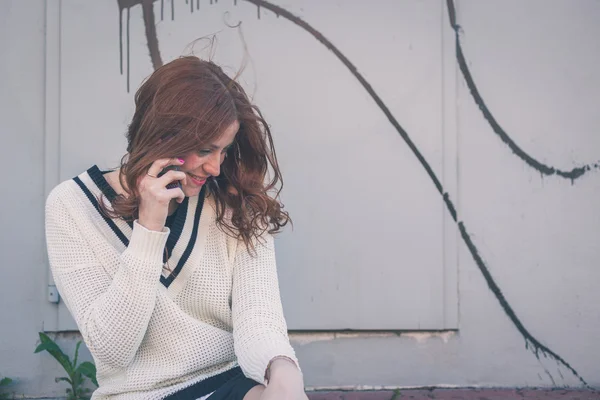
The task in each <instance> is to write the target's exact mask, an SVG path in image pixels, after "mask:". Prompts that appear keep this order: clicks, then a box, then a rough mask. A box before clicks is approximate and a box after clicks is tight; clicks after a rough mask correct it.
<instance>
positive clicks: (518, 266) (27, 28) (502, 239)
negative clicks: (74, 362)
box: [0, 0, 600, 397]
mask: <svg viewBox="0 0 600 400" xmlns="http://www.w3.org/2000/svg"><path fill="white" fill-rule="evenodd" d="M115 3H116V2H115ZM158 3H159V2H158ZM158 3H157V4H158ZM182 3H183V2H182ZM223 3H225V2H223V1H221V2H219V7H223V8H228V7H229V8H231V6H232V5H231V4H225V5H224V4H223ZM240 3H244V2H240ZM362 3H364V2H361V3H360V4H362ZM439 3H440V5H441V7H440V9H442V8H443V9H444V13H443V14H441V15H440V16H439V17H440V19H441V23H442V24H447V28H449V29H445V30H443V32H444V35H447V37H446V39H445V40H449V41H450V43H452V41H453V40H454V36H453V30H452V26H451V25H450V23H449V20H450V17H451V15H452V13H448V9H447V5H446V2H439ZM319 4H323V5H322V6H317V5H316V3H311V2H301V1H296V2H293V3H292V4H291V5H290V4H287V3H286V5H285V7H287V9H289V10H290V11H292V12H294V13H295V14H297V15H301V16H302V17H303V18H304V19H305V20H306V21H307V22H309V23H313V24H314V25H315V26H316V27H318V28H319V29H321V30H322V32H323V33H324V34H325V35H326V36H327V37H335V39H336V41H335V42H336V43H340V42H341V41H343V40H344V39H343V37H342V35H339V34H338V36H336V29H338V28H339V27H342V26H352V22H353V21H352V20H351V19H352V18H353V17H352V16H354V15H356V14H357V12H356V10H357V8H360V6H359V3H358V2H354V1H352V2H348V3H341V2H333V1H332V2H323V3H319ZM344 4H346V6H344ZM415 4H423V3H420V2H415ZM436 4H437V3H436ZM204 5H205V4H204V3H203V6H204ZM206 6H208V4H206ZM378 6H380V8H378V7H377V6H375V5H372V6H368V5H367V4H366V3H365V5H364V7H365V10H364V15H363V18H364V20H365V21H378V20H379V18H381V19H384V17H386V16H387V17H389V12H388V13H386V9H387V7H392V5H391V3H389V2H382V4H381V5H378ZM456 6H457V10H456V11H457V13H456V18H457V23H458V24H459V25H460V27H461V29H459V32H460V44H461V50H462V54H464V57H465V59H464V62H465V63H464V65H462V68H461V65H460V62H459V61H461V60H457V59H455V58H454V59H453V64H452V68H453V70H454V71H455V73H456V87H455V91H454V99H455V102H454V103H455V108H454V109H452V110H450V111H446V112H449V113H450V114H452V115H454V116H455V119H454V120H455V123H456V127H457V132H458V141H457V149H456V152H457V154H458V158H457V159H458V163H457V174H458V185H457V187H456V188H447V187H446V188H445V191H448V194H449V198H450V199H451V200H452V202H453V204H454V205H455V206H456V208H457V211H458V216H457V221H458V222H460V224H454V222H453V221H452V220H451V221H450V222H451V224H450V227H451V228H452V229H456V232H458V234H459V240H458V245H457V251H458V252H457V258H458V271H457V277H458V282H457V285H456V287H457V291H458V317H457V323H458V330H457V331H454V330H448V331H442V332H417V331H414V332H404V331H403V332H399V331H398V332H382V333H377V332H364V331H363V332H352V333H333V332H319V333H314V332H313V333H307V332H303V333H294V334H293V335H292V338H293V344H294V346H295V348H296V350H297V352H298V355H299V357H300V360H301V362H302V365H303V369H304V371H305V377H306V383H307V385H309V386H311V387H357V386H359V387H364V388H368V387H380V386H389V387H403V386H422V385H423V386H424V385H427V386H430V385H452V386H464V385H469V386H488V385H490V386H552V385H559V386H562V385H571V386H578V385H581V381H580V380H579V378H578V377H577V376H576V375H575V374H574V373H573V371H575V372H576V373H577V375H578V376H580V377H582V378H583V379H584V380H585V381H586V382H587V383H588V384H590V385H592V386H600V364H599V361H598V360H600V346H598V345H597V337H598V335H599V334H600V318H599V315H600V312H599V309H598V304H599V302H600V294H599V293H598V290H597V288H596V287H597V283H598V282H599V281H600V269H599V268H597V264H598V259H600V257H599V256H600V250H599V247H598V239H599V238H600V211H598V206H597V199H598V195H600V170H599V169H598V165H597V164H596V163H598V159H599V158H600V139H599V138H600V136H599V135H598V126H600V113H598V111H597V110H598V104H600V75H598V72H597V65H598V63H600V47H599V46H598V40H597V38H598V37H600V25H599V24H598V23H597V21H599V20H600V4H599V3H598V2H597V1H592V0H580V1H578V2H564V1H558V0H553V1H542V0H537V1H529V2H527V3H526V4H525V3H523V2H520V1H516V0H514V1H500V0H498V1H493V2H478V1H459V2H457V4H456ZM114 7H115V9H116V4H115V5H114ZM319 7H322V9H321V8H319ZM344 7H347V8H348V9H349V10H350V9H352V8H353V9H354V10H355V12H354V13H350V12H349V13H344ZM332 9H333V10H337V11H336V13H337V14H336V13H334V12H333V11H332ZM378 13H381V15H379V16H378ZM272 18H274V17H272ZM45 20H46V2H45V1H34V0H28V1H17V0H5V1H2V2H0V57H1V62H0V137H2V139H3V140H2V145H1V146H0V156H1V158H0V159H1V160H2V162H3V166H4V174H3V175H4V188H3V189H2V194H3V196H1V198H0V215H1V218H0V220H1V222H2V223H3V227H4V229H3V230H2V233H0V235H1V236H0V237H1V240H0V249H1V250H2V253H3V255H4V256H3V260H4V264H3V268H2V272H3V279H1V280H0V296H1V297H0V298H1V299H2V307H1V308H0V376H10V377H12V378H16V379H17V381H18V383H17V385H15V386H14V387H13V388H12V389H13V390H14V391H15V392H16V393H18V394H24V395H26V396H28V397H40V396H48V397H50V396H59V395H61V394H63V393H64V388H63V387H62V386H61V385H58V384H55V383H54V377H55V376H61V371H60V369H59V368H58V367H57V365H56V364H55V362H54V361H53V360H52V359H51V358H50V357H48V356H47V355H45V354H42V355H34V354H33V350H34V348H35V346H36V340H37V332H38V331H40V330H43V329H44V328H45V326H44V321H45V323H46V324H47V325H55V326H56V325H57V322H56V320H54V321H52V318H53V317H52V315H54V316H55V317H54V318H55V319H56V318H57V317H56V315H57V314H56V306H55V305H52V304H50V303H48V302H47V300H46V286H47V270H46V260H45V255H44V244H43V202H44V196H45V191H46V188H45V186H44V185H45V181H44V177H45V176H47V171H45V170H44V166H45V165H46V160H47V158H48V157H52V156H53V155H52V154H45V149H47V146H45V142H44V141H45V138H46V136H45V133H46V132H45V130H46V129H47V127H48V126H49V125H51V124H50V123H49V121H48V118H53V116H52V115H46V110H48V109H49V110H52V109H53V105H52V104H47V103H46V95H47V92H46V90H47V86H46V83H47V82H46V74H47V73H48V71H47V69H46V68H45V61H46V57H45V52H46V51H47V50H48V49H46V47H45V43H46V38H45V35H44V33H45ZM262 21H263V22H261V23H264V24H266V23H268V17H267V14H266V13H265V11H264V9H263V19H262ZM265 21H266V22H265ZM280 23H283V22H280ZM372 23H373V24H374V25H373V26H369V25H368V24H367V25H366V28H364V29H362V30H361V31H360V32H357V33H356V35H357V38H358V37H364V36H365V35H368V34H369V32H371V34H372V35H375V36H374V37H376V35H380V36H381V37H388V36H389V35H392V36H393V35H394V34H395V33H394V32H395V30H394V29H395V27H394V25H393V24H389V25H387V26H386V27H385V29H381V30H379V29H375V28H379V25H376V22H372ZM339 29H341V28H339ZM350 34H351V32H350V33H348V32H346V33H344V37H346V38H347V41H346V42H344V47H343V49H342V50H343V51H344V52H345V54H347V55H349V56H348V57H351V58H352V61H353V63H354V64H355V65H357V66H358V68H359V70H360V71H361V72H363V73H364V75H365V76H366V78H367V79H368V80H370V81H371V82H374V87H375V89H376V90H378V91H379V92H380V93H382V98H383V99H384V101H386V102H387V103H391V102H393V100H394V92H398V93H399V94H403V88H406V87H407V82H411V77H410V76H408V77H402V76H401V77H398V76H392V75H390V76H387V75H384V74H382V73H380V72H379V71H378V66H380V65H392V66H395V67H396V68H398V69H399V70H400V68H401V67H402V65H404V63H403V60H399V59H397V58H396V57H395V56H394V55H393V52H392V51H380V52H379V56H380V57H381V58H374V57H367V55H366V54H365V53H364V52H362V51H358V50H356V49H358V48H360V47H359V45H364V46H365V49H368V48H369V46H368V43H366V44H361V43H359V42H358V39H357V40H356V43H355V44H356V46H353V40H352V37H348V35H350ZM373 42H375V39H373ZM317 45H319V44H318V43H317V44H315V46H317ZM82 46H89V43H85V44H82ZM142 47H143V46H142ZM254 49H255V50H254V51H255V53H254V55H255V56H256V57H257V58H260V57H261V53H260V49H256V47H255V48H254ZM82 51H83V47H82ZM365 51H366V50H365ZM251 53H252V48H251ZM142 55H143V56H144V57H147V55H146V54H142ZM267 55H268V53H265V54H263V55H262V57H263V58H264V57H267ZM320 57H322V58H323V59H324V60H329V59H330V58H332V57H333V55H332V54H331V53H330V52H326V51H323V52H322V53H321V54H320ZM136 60H146V61H145V62H147V63H149V61H147V58H144V59H142V58H141V56H140V58H138V59H136ZM141 62H142V61H138V65H139V63H141ZM258 62H259V61H257V63H258ZM332 62H337V61H336V60H335V59H333V61H332ZM336 65H337V64H336ZM339 65H340V67H339V70H336V72H335V73H336V75H340V76H341V77H343V78H344V79H346V78H347V81H346V82H347V85H348V87H349V88H352V90H354V89H355V88H356V93H354V92H349V93H350V95H352V96H357V97H360V96H363V97H361V101H362V100H364V103H361V107H363V108H357V109H356V110H350V111H348V112H347V113H346V115H339V116H338V118H347V117H348V114H352V115H353V117H354V118H356V119H358V116H361V115H362V116H363V117H364V120H361V121H360V124H363V126H365V125H366V126H367V127H370V126H371V125H370V124H372V123H373V122H371V121H373V120H376V121H382V122H381V127H380V125H377V126H376V127H375V128H373V127H371V128H367V129H372V130H373V132H375V131H376V133H377V134H378V135H390V137H395V138H397V140H398V143H400V144H401V145H402V146H403V148H404V149H406V147H405V144H404V143H403V142H402V141H401V139H400V137H399V136H398V133H397V131H396V130H395V129H394V128H393V127H392V126H391V125H390V124H389V122H388V121H387V119H386V118H385V117H384V115H383V114H382V113H381V110H380V109H378V108H377V106H376V105H375V103H374V102H373V101H372V99H371V98H370V97H369V96H368V95H367V94H365V93H366V92H364V91H363V89H362V88H361V86H360V85H359V83H357V81H356V80H355V79H354V77H353V76H352V75H351V74H350V73H349V72H348V70H347V69H345V68H344V67H343V65H341V64H339ZM138 68H141V67H138ZM144 68H146V69H149V70H151V66H145V67H144ZM446 68H450V66H446ZM465 74H467V76H471V77H472V79H473V81H472V82H469V84H470V85H471V87H469V86H468V84H467V82H468V80H466V79H465ZM468 74H470V75H468ZM275 79H279V76H277V77H276V76H273V80H275ZM390 82H391V83H390ZM306 84H307V85H308V84H309V83H306ZM473 85H475V86H473ZM475 87H476V89H477V90H478V93H479V94H480V95H481V97H475V98H474V96H473V95H472V92H473V90H474V89H475ZM405 90H406V89H405ZM417 93H418V92H417ZM267 95H268V93H267ZM265 97H268V96H265ZM281 101H284V100H281ZM348 101H349V100H348ZM267 103H268V102H267ZM415 103H419V98H418V96H415ZM274 110H275V108H270V106H269V105H268V104H267V106H266V112H267V114H269V113H274ZM482 110H485V111H486V114H485V115H484V113H482ZM410 111H411V110H410V109H409V108H404V109H397V108H393V109H392V113H394V114H395V115H396V117H397V118H398V120H399V123H400V124H401V125H402V126H404V127H407V126H408V128H406V129H407V131H408V134H409V135H411V136H412V137H413V139H414V140H415V142H416V143H417V145H418V146H419V148H420V149H424V150H423V152H424V155H425V156H426V158H428V159H432V158H435V151H434V150H432V149H435V146H428V144H427V141H426V140H423V138H422V136H421V138H420V135H421V134H424V133H422V132H420V131H419V126H420V125H419V121H424V120H425V119H426V115H422V114H419V113H417V116H416V117H414V116H411V112H410ZM278 115H279V117H278V118H279V119H286V118H288V119H291V118H293V113H292V112H290V114H289V115H284V116H281V113H279V114H278ZM318 118H319V117H316V118H315V119H318ZM275 120H276V123H278V119H277V118H276V119H275ZM406 121H410V122H406ZM494 121H495V122H497V124H499V125H495V124H494ZM50 122H51V121H50ZM405 122H406V123H405ZM423 123H425V122H423ZM383 126H386V127H388V128H387V129H388V130H385V129H384V128H382V127H383ZM386 137H387V136H386ZM511 141H512V142H511ZM511 146H512V147H511ZM283 147H285V144H284V146H283ZM283 153H285V152H283ZM284 157H285V156H284ZM402 157H405V158H407V159H410V160H412V161H413V162H414V163H415V165H416V167H415V170H414V171H412V170H411V176H416V178H414V179H415V180H417V181H425V182H428V184H429V185H432V183H431V181H430V177H429V176H428V175H427V174H426V172H425V171H424V169H423V168H422V165H420V164H419V163H418V162H417V161H416V159H415V158H414V155H413V154H412V153H411V152H409V151H406V152H405V153H403V154H402ZM282 162H285V159H283V160H282ZM580 166H588V167H589V169H585V168H584V170H583V172H584V173H583V174H582V175H578V173H577V172H578V170H575V173H574V174H571V175H570V174H569V171H571V170H572V169H573V168H575V167H580ZM436 168H437V167H435V166H434V172H437V173H438V174H441V172H440V171H439V170H437V169H436ZM553 168H556V169H558V172H559V173H558V174H557V173H556V170H555V169H553ZM23 171H25V172H23ZM563 172H565V173H564V174H562V173H563ZM67 173H70V170H67ZM561 174H562V175H565V176H562V175H561ZM390 184H391V185H393V184H395V183H390ZM409 190H410V187H409ZM432 196H437V197H436V198H438V200H439V207H441V208H442V210H443V212H444V213H445V214H448V211H447V208H446V206H447V203H444V202H443V200H442V197H441V196H440V195H439V194H438V193H436V192H435V190H434V191H432ZM448 215H449V214H448ZM415 229H416V228H415ZM324 239H326V238H324ZM469 246H470V247H469ZM477 255H479V256H480V257H481V258H480V259H478V258H477ZM398 258H399V259H400V261H401V262H403V263H411V262H414V261H415V260H411V259H403V257H402V253H401V252H400V253H399V255H398ZM366 268H373V270H374V271H377V265H368V266H366ZM378 272H381V271H378ZM386 272H387V271H383V273H386ZM339 273H340V274H342V273H343V271H342V272H339ZM488 273H489V275H486V274H488ZM340 279H341V278H340ZM406 279H410V277H409V276H407V277H406ZM399 287H400V285H399ZM496 288H499V289H500V290H501V293H502V294H499V292H498V291H497V290H496V291H494V290H495V289H496ZM492 289H494V290H492ZM284 297H285V294H284ZM414 301H415V302H418V301H419V298H418V297H416V298H414ZM504 301H505V302H504ZM337 306H338V307H339V308H344V307H345V305H344V304H343V303H337ZM287 307H290V306H289V305H288V306H286V308H287ZM395 309H396V307H395V306H394V304H393V303H392V304H390V305H389V307H386V308H375V309H373V310H372V312H373V313H376V314H379V315H380V317H381V318H382V319H385V318H387V316H388V315H390V318H392V315H393V317H394V318H395V317H398V316H397V315H395V314H394V310H395ZM513 312H514V314H513ZM49 316H50V317H49ZM400 319H401V315H400ZM76 340H78V337H77V334H72V333H62V334H60V335H59V341H60V343H61V344H63V345H64V346H65V347H66V348H67V349H73V347H74V343H75V342H76ZM526 345H527V347H526ZM536 349H537V355H538V356H539V357H536V354H535V352H536ZM70 351H71V350H69V352H70ZM85 358H88V359H89V354H85V352H84V359H85ZM567 364H568V366H570V367H571V368H572V370H570V369H569V367H568V366H567Z"/></svg>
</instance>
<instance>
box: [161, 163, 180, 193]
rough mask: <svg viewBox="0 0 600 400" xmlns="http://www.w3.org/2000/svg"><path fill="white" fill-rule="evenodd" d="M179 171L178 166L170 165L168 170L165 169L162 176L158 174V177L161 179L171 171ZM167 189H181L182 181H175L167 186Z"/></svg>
mask: <svg viewBox="0 0 600 400" xmlns="http://www.w3.org/2000/svg"><path fill="white" fill-rule="evenodd" d="M171 170H173V171H179V167H178V166H177V165H169V166H168V167H166V168H163V170H162V171H161V172H160V174H158V177H159V178H160V177H161V176H163V175H164V174H166V173H167V172H169V171H171ZM166 187H167V189H175V188H179V189H181V181H173V182H171V183H169V184H168V185H167V186H166Z"/></svg>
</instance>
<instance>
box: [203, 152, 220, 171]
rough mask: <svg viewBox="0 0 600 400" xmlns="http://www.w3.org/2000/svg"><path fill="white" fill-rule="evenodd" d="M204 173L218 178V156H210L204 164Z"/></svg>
mask: <svg viewBox="0 0 600 400" xmlns="http://www.w3.org/2000/svg"><path fill="white" fill-rule="evenodd" d="M204 171H205V172H206V173H207V174H208V175H211V176H219V174H220V173H221V157H220V156H219V154H218V153H217V154H212V155H211V156H210V157H209V159H208V160H206V163H204Z"/></svg>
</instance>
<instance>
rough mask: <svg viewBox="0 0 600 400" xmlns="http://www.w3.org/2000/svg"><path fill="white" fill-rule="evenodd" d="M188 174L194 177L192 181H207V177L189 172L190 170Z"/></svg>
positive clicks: (198, 182)
mask: <svg viewBox="0 0 600 400" xmlns="http://www.w3.org/2000/svg"><path fill="white" fill-rule="evenodd" d="M187 174H188V175H189V176H190V178H192V181H193V182H194V183H197V184H200V183H204V182H206V179H207V178H203V177H200V176H198V175H194V174H191V173H189V172H188V173H187Z"/></svg>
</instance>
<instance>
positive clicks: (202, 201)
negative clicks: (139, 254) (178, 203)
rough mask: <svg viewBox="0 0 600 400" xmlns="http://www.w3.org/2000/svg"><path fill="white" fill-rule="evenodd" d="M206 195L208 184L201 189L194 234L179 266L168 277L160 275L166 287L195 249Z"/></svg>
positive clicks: (195, 216) (193, 229)
mask: <svg viewBox="0 0 600 400" xmlns="http://www.w3.org/2000/svg"><path fill="white" fill-rule="evenodd" d="M205 195H206V185H204V186H203V187H202V190H200V194H199V195H198V204H197V205H196V213H195V214H194V226H193V228H192V235H191V236H190V240H189V242H188V244H187V247H186V248H185V251H184V252H183V254H182V255H181V258H180V259H179V262H178V263H177V267H175V269H174V270H173V272H171V275H169V276H168V277H164V276H161V277H160V281H161V282H162V284H163V285H165V286H166V287H169V285H170V284H171V283H172V282H173V281H174V280H175V278H177V275H179V273H180V272H181V269H182V268H183V266H184V265H185V263H186V262H187V260H188V258H189V257H190V254H191V253H192V250H193V249H194V245H195V244H196V239H197V237H198V227H199V226H200V216H201V215H202V208H203V207H204V198H205ZM169 239H170V237H169ZM167 242H168V240H167Z"/></svg>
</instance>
